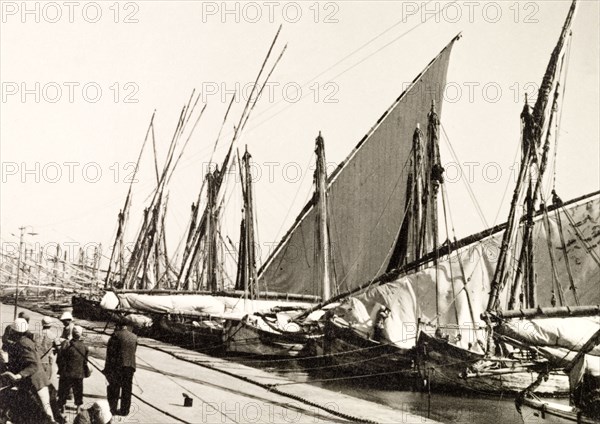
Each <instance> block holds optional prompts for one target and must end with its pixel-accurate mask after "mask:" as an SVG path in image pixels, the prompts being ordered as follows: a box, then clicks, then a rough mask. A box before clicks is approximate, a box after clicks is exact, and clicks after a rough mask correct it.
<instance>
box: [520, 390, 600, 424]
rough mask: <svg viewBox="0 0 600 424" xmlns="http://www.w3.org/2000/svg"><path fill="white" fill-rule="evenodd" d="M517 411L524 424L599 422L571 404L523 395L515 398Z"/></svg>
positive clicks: (590, 423) (585, 423) (586, 423)
mask: <svg viewBox="0 0 600 424" xmlns="http://www.w3.org/2000/svg"><path fill="white" fill-rule="evenodd" d="M516 404H517V411H519V413H520V414H521V418H522V419H523V423H524V424H534V423H535V424H566V423H578V424H579V423H580V424H599V423H600V420H598V419H594V418H591V417H587V416H585V415H583V414H581V412H580V411H579V410H578V409H577V408H575V407H572V406H568V405H562V404H560V403H556V402H548V401H546V400H543V399H536V398H534V397H531V396H530V395H525V396H523V397H519V398H518V399H517V402H516Z"/></svg>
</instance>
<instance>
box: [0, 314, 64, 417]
mask: <svg viewBox="0 0 600 424" xmlns="http://www.w3.org/2000/svg"><path fill="white" fill-rule="evenodd" d="M28 328H29V325H28V324H27V321H26V320H25V319H23V318H17V319H16V320H15V322H14V323H13V324H12V327H11V333H10V334H11V335H10V338H11V341H13V342H14V344H13V345H12V347H11V349H10V356H9V362H8V368H9V372H7V373H5V375H6V376H7V377H9V378H10V379H11V380H12V381H13V382H18V383H19V386H20V387H21V388H23V389H27V390H32V391H34V392H36V393H37V395H38V397H39V399H40V401H41V402H42V405H43V408H44V411H45V412H46V414H47V415H48V416H49V417H50V418H51V419H52V420H54V418H53V416H52V408H51V407H50V392H49V391H48V385H49V381H48V378H47V377H46V374H45V373H44V370H43V368H42V364H41V361H40V357H39V355H38V353H37V350H36V348H35V343H34V342H33V340H31V339H30V338H29V337H28V336H27V331H28Z"/></svg>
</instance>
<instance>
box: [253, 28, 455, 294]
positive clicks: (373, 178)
mask: <svg viewBox="0 0 600 424" xmlns="http://www.w3.org/2000/svg"><path fill="white" fill-rule="evenodd" d="M457 38H458V37H457ZM457 38H455V39H454V40H452V41H451V42H450V44H449V45H448V46H446V48H444V50H443V51H442V52H441V53H440V54H439V55H438V56H437V57H436V58H435V59H433V61H432V62H431V63H430V64H429V65H428V66H427V67H426V69H425V70H424V71H423V72H422V73H421V74H420V75H419V76H418V77H417V78H416V79H415V80H414V81H413V83H412V85H411V86H410V87H409V88H408V89H407V90H406V91H405V92H404V93H403V94H402V95H400V97H399V98H398V99H397V100H396V101H395V102H394V103H393V104H392V106H391V107H390V108H389V109H388V110H387V111H386V112H385V113H384V114H383V116H382V117H381V118H380V119H379V120H378V122H377V123H376V125H375V126H374V127H373V128H372V129H371V131H370V132H369V133H368V134H367V135H366V136H365V137H364V138H363V139H362V140H361V141H360V142H359V144H358V145H357V146H356V148H355V149H354V150H353V151H352V153H351V154H350V155H349V157H348V158H347V159H346V160H345V161H344V162H342V164H341V165H340V166H339V167H338V168H337V169H336V171H335V172H333V173H332V175H331V176H330V177H329V180H328V188H327V190H328V195H327V196H328V213H329V215H328V218H329V239H330V245H331V260H332V274H333V282H332V286H333V287H334V288H337V290H339V291H346V290H349V289H352V288H354V287H356V286H357V285H359V284H361V283H364V282H365V281H368V280H370V279H371V278H373V277H375V276H377V275H378V274H380V273H382V272H384V271H385V270H386V267H387V264H388V262H389V260H390V256H391V254H392V250H393V247H394V243H395V241H396V238H397V236H398V232H399V229H400V227H401V225H402V221H403V218H404V211H405V206H406V187H407V176H408V173H409V171H410V169H409V168H410V167H409V166H408V164H409V160H410V156H411V147H412V140H413V133H414V131H415V128H416V127H417V124H420V125H421V127H422V128H426V126H427V114H428V112H429V110H430V108H431V104H432V101H433V102H435V105H436V108H437V112H438V115H440V116H441V112H442V95H443V88H444V86H445V83H446V74H447V69H448V61H449V58H450V52H451V50H452V46H453V44H454V41H456V39H457ZM316 214H317V210H316V208H315V207H314V205H313V203H312V201H311V202H309V204H307V205H306V206H305V208H304V209H303V211H302V212H301V214H300V215H299V217H298V218H297V220H296V222H295V223H294V225H293V226H292V228H291V229H290V231H288V233H287V234H286V235H285V236H284V238H283V239H282V241H281V242H280V244H279V245H278V247H277V248H276V249H275V251H274V252H273V254H272V255H271V256H270V257H269V259H268V260H267V261H266V262H265V264H264V266H263V267H262V268H261V270H260V271H259V286H260V287H267V288H268V290H270V291H276V292H284V293H300V294H313V295H321V288H320V287H319V283H318V275H317V272H318V262H317V258H316V257H315V256H316V251H317V250H316V236H315V235H316V234H317V220H316ZM409 251H410V249H409Z"/></svg>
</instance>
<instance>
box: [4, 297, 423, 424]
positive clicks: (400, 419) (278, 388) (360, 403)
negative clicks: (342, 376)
mask: <svg viewBox="0 0 600 424" xmlns="http://www.w3.org/2000/svg"><path fill="white" fill-rule="evenodd" d="M2 306H3V307H2V314H1V315H2V328H4V326H5V325H6V324H7V323H9V322H11V321H12V306H8V305H2ZM30 315H31V323H30V326H31V327H32V331H35V330H36V329H39V328H41V325H40V321H41V317H42V315H40V314H38V313H35V312H31V313H30ZM77 323H78V324H79V325H82V326H83V327H84V328H87V329H88V332H87V333H86V335H85V341H86V344H87V345H88V346H90V355H91V357H92V359H91V360H92V361H93V364H95V365H96V366H98V367H99V369H102V368H103V366H104V359H103V358H104V353H105V346H106V342H107V340H108V335H106V334H103V333H102V332H103V330H104V325H101V324H100V323H97V322H90V321H84V320H77ZM58 324H59V325H60V323H58ZM110 332H111V331H110V330H109V333H110ZM137 361H138V362H137V371H136V373H135V376H134V386H133V394H134V399H133V401H132V408H131V413H130V415H129V416H127V417H118V418H119V420H118V421H117V422H123V423H134V422H135V423H157V424H158V423H160V424H163V423H243V422H252V423H317V422H378V423H435V421H431V420H428V419H426V418H423V417H421V416H417V415H413V414H412V413H410V412H408V411H406V410H403V409H393V408H390V407H388V406H385V405H381V404H377V403H374V402H370V401H366V400H363V399H358V398H355V397H351V396H348V395H344V394H341V393H337V392H333V391H331V390H327V389H323V388H320V387H316V386H313V385H310V384H306V383H299V384H298V383H294V382H292V381H291V380H288V379H286V378H285V377H282V376H280V375H275V374H271V373H269V372H266V371H263V370H260V369H256V368H252V367H249V366H245V365H243V364H240V363H237V362H231V361H228V360H226V359H222V358H215V357H211V356H208V355H205V354H202V353H200V352H196V351H192V350H187V349H184V348H181V347H178V346H173V345H170V344H167V343H163V342H160V341H157V340H153V339H149V338H143V337H140V338H139V347H138V351H137ZM290 383H293V384H290ZM55 384H56V381H55ZM183 393H185V394H186V395H187V396H189V397H191V398H192V400H193V406H192V407H185V406H183V402H184V396H183ZM84 395H85V399H84V401H85V402H88V401H89V402H93V401H94V400H96V399H99V398H105V396H106V381H105V379H104V377H103V375H102V374H101V373H100V372H99V371H98V369H95V370H94V372H93V373H92V376H91V377H89V378H87V379H86V380H85V381H84ZM400 407H401V406H400ZM69 422H70V421H69Z"/></svg>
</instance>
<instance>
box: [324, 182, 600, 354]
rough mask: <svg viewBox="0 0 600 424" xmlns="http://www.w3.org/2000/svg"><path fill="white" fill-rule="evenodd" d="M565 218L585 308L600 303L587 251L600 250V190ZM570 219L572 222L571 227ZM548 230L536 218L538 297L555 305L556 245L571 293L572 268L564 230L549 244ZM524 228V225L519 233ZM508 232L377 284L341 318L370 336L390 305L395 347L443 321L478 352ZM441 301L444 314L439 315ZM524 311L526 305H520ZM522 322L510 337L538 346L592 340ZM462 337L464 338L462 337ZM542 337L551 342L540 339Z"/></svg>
mask: <svg viewBox="0 0 600 424" xmlns="http://www.w3.org/2000/svg"><path fill="white" fill-rule="evenodd" d="M557 214H560V215H561V219H562V222H563V225H562V230H563V236H564V240H565V244H566V246H567V249H566V253H567V256H568V261H569V264H570V266H571V272H572V275H573V279H574V285H575V287H576V289H577V291H578V293H581V296H580V299H581V300H582V302H585V305H597V304H600V290H598V281H599V279H600V266H599V264H598V263H597V262H596V260H595V258H594V257H593V256H592V255H590V254H588V253H587V249H588V248H591V247H592V246H595V247H594V248H596V249H597V246H598V244H599V243H600V231H599V228H600V194H599V193H594V194H592V195H589V196H586V197H584V198H582V199H579V200H575V201H573V202H570V203H569V204H567V205H565V206H563V207H560V208H556V209H554V210H552V211H550V212H549V220H550V222H554V223H556V222H557ZM566 214H569V216H570V218H571V219H572V223H571V221H570V220H568V219H567V218H566ZM565 222H567V223H568V224H567V225H565V224H564V223H565ZM543 225H545V223H544V219H543V217H542V216H541V215H538V216H537V217H536V218H535V221H534V232H533V235H534V240H535V247H536V259H537V260H536V270H537V271H536V272H537V276H538V296H539V297H538V300H539V305H540V306H551V305H550V299H551V297H552V294H551V291H552V286H551V284H550V281H551V279H552V267H551V265H550V263H549V253H548V252H549V250H548V249H549V246H551V248H552V249H554V251H555V258H556V259H557V263H556V264H555V266H556V267H557V268H558V275H559V276H562V277H563V278H562V284H563V285H564V286H565V289H567V288H568V287H567V286H566V285H565V282H566V279H565V278H564V276H566V275H567V271H566V265H565V263H566V261H565V258H564V255H563V253H562V252H563V248H562V244H561V242H560V238H559V236H558V235H557V234H556V232H557V231H558V227H557V226H555V227H554V228H553V231H552V232H551V234H553V236H552V238H551V240H550V243H548V240H547V232H546V230H545V228H544V227H543ZM504 227H505V226H504ZM575 228H577V229H578V230H579V233H577V232H576V230H575ZM522 229H523V227H522V226H521V227H520V229H519V231H522ZM503 234H504V230H502V229H501V230H497V231H495V232H494V233H493V234H489V233H488V234H482V235H481V236H480V237H476V240H475V241H472V242H471V243H469V244H466V245H465V246H463V247H461V248H459V249H457V250H455V251H453V252H451V253H450V254H446V255H444V256H442V257H441V258H440V259H439V261H438V264H437V266H435V265H429V266H425V267H424V268H423V269H422V270H421V271H419V272H413V273H410V274H406V275H401V276H399V277H398V278H397V279H396V280H394V281H392V282H389V283H386V284H381V285H377V286H374V287H372V288H369V289H367V290H365V291H364V292H362V293H361V294H358V295H355V296H352V297H350V298H348V299H347V300H346V301H345V302H344V304H342V305H341V306H340V307H338V308H337V309H336V311H335V313H336V315H337V316H338V317H340V318H342V319H344V320H345V321H347V323H348V324H349V325H351V326H352V327H353V328H354V329H356V330H358V331H360V332H362V333H363V334H364V335H366V336H370V334H371V333H372V331H373V325H374V317H375V316H376V314H377V312H378V311H379V309H380V308H381V307H382V306H385V307H387V308H389V309H390V315H389V318H387V319H386V320H385V322H384V335H385V337H386V339H387V340H388V341H389V342H390V343H393V344H395V345H397V346H399V347H401V348H410V347H412V346H414V345H415V342H416V337H417V325H416V324H417V322H418V321H420V322H421V323H425V324H427V323H429V322H430V323H432V324H435V323H436V321H437V322H439V324H440V326H442V327H444V331H445V332H447V333H449V334H452V335H453V337H454V338H455V339H456V342H455V344H456V345H458V346H460V347H463V348H465V349H472V350H478V345H479V342H481V343H485V339H486V338H485V330H484V326H485V323H484V322H483V320H481V314H482V313H483V312H485V310H486V306H487V302H488V296H489V292H490V287H491V281H492V278H493V276H494V270H495V266H496V260H497V257H498V251H499V248H500V244H501V241H502V237H503ZM459 243H460V242H459ZM586 245H587V246H586ZM436 275H437V279H438V281H437V286H438V288H437V291H436ZM465 280H466V286H465V284H464V282H465ZM508 292H509V288H508V287H507V288H505V290H504V291H503V292H502V293H501V299H504V300H505V303H504V304H505V305H506V304H507V299H508ZM436 296H437V301H438V305H439V311H438V310H436ZM565 297H566V299H570V298H569V297H567V296H565ZM582 304H583V303H582ZM517 306H518V307H520V306H519V305H518V304H517ZM438 314H439V317H438ZM436 318H439V320H438V319H436ZM520 322H521V323H523V324H521V325H514V326H512V327H511V332H510V333H508V332H507V335H508V334H510V336H512V337H513V338H516V339H519V340H522V341H526V342H527V343H528V344H531V345H539V346H545V345H548V344H549V343H551V341H556V340H558V339H560V340H561V344H562V346H565V347H567V346H568V347H574V346H577V345H578V343H583V342H585V340H586V338H585V336H586V335H588V336H589V334H588V333H589V331H587V330H586V328H587V327H585V328H584V327H581V328H580V329H581V334H579V336H580V337H579V338H577V334H576V333H575V332H574V333H572V335H571V336H569V337H567V336H566V335H564V334H562V335H561V334H557V332H559V333H560V328H556V327H555V328H553V327H552V326H545V329H544V334H540V333H539V332H532V331H531V329H532V328H537V327H535V326H529V327H528V326H527V325H524V323H525V322H526V321H520ZM596 328H597V327H596ZM517 330H520V331H521V334H519V335H518V337H517V335H516V334H515V332H516V331H517ZM590 331H591V330H590ZM553 332H554V333H553ZM459 333H460V337H458V338H456V336H457V335H458V334H459ZM565 337H567V339H566V340H564V339H565ZM540 339H546V340H548V341H549V342H548V343H546V342H540ZM575 339H577V340H575ZM580 340H582V341H580ZM478 341H479V342H478Z"/></svg>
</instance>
